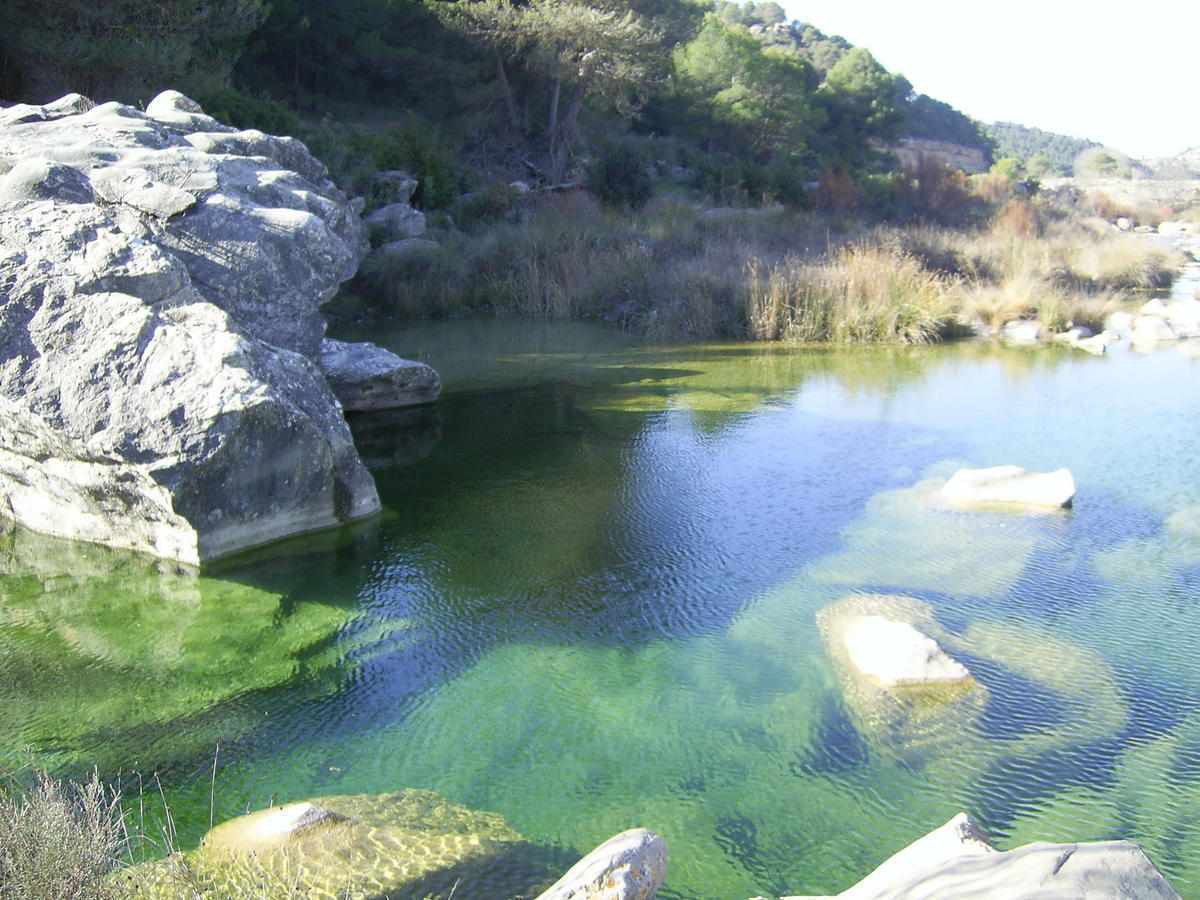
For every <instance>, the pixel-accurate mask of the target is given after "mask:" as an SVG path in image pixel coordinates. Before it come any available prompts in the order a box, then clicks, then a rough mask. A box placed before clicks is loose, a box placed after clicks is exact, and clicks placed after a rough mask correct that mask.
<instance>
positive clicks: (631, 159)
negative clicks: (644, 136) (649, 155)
mask: <svg viewBox="0 0 1200 900" xmlns="http://www.w3.org/2000/svg"><path fill="white" fill-rule="evenodd" d="M587 186H588V190H590V191H591V192H592V193H593V194H595V195H596V196H597V197H599V198H600V199H601V201H603V202H604V203H605V204H606V205H608V206H613V207H617V208H623V209H641V208H642V207H643V206H645V205H646V202H647V201H648V200H649V199H650V196H651V194H653V192H654V185H653V184H652V183H651V180H650V173H649V172H648V171H647V161H646V159H645V157H644V156H643V155H642V153H640V152H639V151H638V150H637V148H635V147H634V146H633V145H632V144H630V143H629V142H627V141H618V142H612V143H608V144H605V145H604V146H603V147H601V148H600V151H599V152H598V153H597V154H596V158H595V159H594V160H593V161H592V164H591V166H590V167H589V168H588V173H587Z"/></svg>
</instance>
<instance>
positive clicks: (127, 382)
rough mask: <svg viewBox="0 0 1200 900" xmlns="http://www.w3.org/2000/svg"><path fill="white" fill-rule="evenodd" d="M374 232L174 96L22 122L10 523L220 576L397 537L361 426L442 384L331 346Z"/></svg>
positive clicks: (0, 358) (8, 226)
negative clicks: (368, 521) (292, 555)
mask: <svg viewBox="0 0 1200 900" xmlns="http://www.w3.org/2000/svg"><path fill="white" fill-rule="evenodd" d="M361 211H362V205H361V201H353V200H351V199H349V198H348V197H346V196H345V195H344V194H343V193H342V192H341V191H339V190H338V189H337V187H336V186H335V185H334V184H333V182H332V181H331V180H330V179H329V177H328V174H327V172H326V170H325V167H324V166H323V165H322V164H321V163H320V162H318V161H317V160H316V159H315V158H314V157H313V156H312V155H311V154H310V153H309V152H308V150H307V149H306V148H305V147H304V145H303V144H301V143H300V142H299V141H297V140H295V139H293V138H288V137H274V136H270V135H266V134H263V133H262V132H258V131H242V130H238V129H235V128H232V127H229V126H227V125H223V124H221V123H220V122H217V121H216V120H215V119H213V118H211V117H209V116H207V115H205V114H204V112H203V110H202V109H201V108H200V107H199V106H198V105H197V104H196V103H195V102H193V101H191V100H190V99H188V98H187V97H185V96H183V95H182V94H179V93H178V92H175V91H167V92H164V93H162V94H160V95H159V96H158V97H156V98H155V99H154V100H153V101H152V102H151V103H150V104H149V105H148V106H147V107H146V110H145V111H144V112H143V111H141V110H137V109H135V108H133V107H130V106H124V105H121V104H118V103H105V104H102V105H99V106H95V105H93V104H92V103H91V102H90V101H88V100H87V99H86V98H84V97H81V96H79V95H78V94H72V95H68V96H66V97H63V98H61V99H60V100H58V101H55V102H54V103H50V104H46V105H45V106H28V105H17V106H13V107H9V108H7V109H4V110H3V111H0V323H2V327H0V414H2V415H3V416H4V417H5V421H6V422H7V423H9V427H7V428H5V429H4V430H3V432H0V515H3V516H4V517H7V518H9V519H11V520H14V521H16V522H18V523H19V524H21V525H24V526H26V527H28V528H30V529H31V530H34V531H38V532H42V533H45V534H49V535H53V536H56V537H63V538H71V539H76V540H85V541H92V542H96V543H101V544H107V545H109V546H113V547H120V548H125V549H132V550H138V551H142V552H146V553H150V554H153V555H155V556H159V557H164V558H167V559H170V560H174V561H177V562H180V563H186V564H192V565H197V564H200V563H204V562H207V561H210V560H213V559H216V558H219V557H222V556H227V555H230V554H233V553H237V552H239V551H241V550H244V549H247V548H249V547H253V546H256V545H259V544H264V543H269V542H271V541H274V540H278V539H280V538H283V537H287V536H290V535H295V534H300V533H304V532H308V531H314V530H317V529H322V528H327V527H332V526H337V525H340V524H343V523H345V522H350V521H353V520H355V519H361V518H364V517H367V516H371V515H373V514H375V513H376V512H377V511H378V510H379V498H378V495H377V493H376V491H375V485H374V482H373V480H372V478H371V476H370V474H369V473H368V472H367V469H366V468H365V466H364V465H363V464H362V461H361V460H360V458H359V455H358V452H357V450H356V449H355V446H354V442H353V440H352V438H351V434H350V430H349V428H348V427H347V425H346V422H345V419H344V417H343V409H344V408H347V409H351V408H352V409H384V408H393V407H396V406H404V405H410V404H415V403H427V402H430V401H432V400H433V399H435V398H436V396H437V393H438V391H439V390H440V383H439V381H438V379H437V374H436V373H435V372H433V371H432V370H431V369H429V367H427V366H424V365H422V364H420V363H410V362H407V361H404V360H401V359H399V358H398V357H396V356H394V354H391V353H388V352H387V351H384V350H381V349H380V348H377V347H374V346H373V345H370V344H355V345H339V346H337V347H336V348H333V349H332V350H331V348H330V345H329V344H328V343H327V342H324V343H323V340H324V333H325V320H324V317H323V316H322V313H321V305H322V304H323V303H325V302H327V301H328V300H330V299H331V298H332V297H333V296H334V294H335V293H336V291H337V289H338V286H339V284H340V283H341V282H343V281H345V280H346V279H348V278H350V277H351V276H352V275H353V274H354V273H355V271H356V270H357V267H358V265H359V263H360V261H361V259H362V257H363V255H364V254H365V253H366V250H367V241H366V236H365V235H366V232H365V227H364V225H363V222H362V220H361V218H360V213H361Z"/></svg>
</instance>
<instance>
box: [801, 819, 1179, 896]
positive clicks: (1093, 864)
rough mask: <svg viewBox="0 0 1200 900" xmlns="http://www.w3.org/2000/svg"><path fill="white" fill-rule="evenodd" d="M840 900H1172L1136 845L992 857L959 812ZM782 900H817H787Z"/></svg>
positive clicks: (1028, 848)
mask: <svg viewBox="0 0 1200 900" xmlns="http://www.w3.org/2000/svg"><path fill="white" fill-rule="evenodd" d="M837 897H838V898H841V900H902V898H903V900H926V898H928V900H934V898H944V897H995V898H1001V897H1003V898H1005V900H1032V898H1038V900H1073V898H1078V897H1088V898H1095V900H1125V898H1134V897H1136V898H1138V900H1143V898H1144V900H1155V898H1158V900H1179V894H1178V893H1176V891H1175V889H1174V888H1173V887H1171V884H1170V882H1168V881H1167V880H1166V878H1164V877H1163V875H1162V873H1161V872H1159V871H1158V869H1157V868H1155V866H1154V863H1152V862H1151V861H1150V858H1149V857H1148V856H1146V854H1145V852H1144V851H1143V850H1142V849H1141V847H1139V846H1138V845H1137V844H1135V843H1132V842H1131V841H1103V842H1097V843H1085V844H1043V843H1038V844H1027V845H1025V846H1024V847H1018V848H1016V849H1015V850H1009V851H1006V852H1001V851H999V850H996V849H995V848H994V847H993V846H992V845H991V844H990V843H989V842H988V840H987V838H986V837H985V836H984V834H983V832H982V831H981V830H980V828H979V826H978V825H976V824H975V823H974V822H973V821H972V820H971V819H970V817H968V816H967V814H966V813H959V814H958V815H957V816H955V817H954V818H953V819H951V820H950V821H949V822H947V823H946V824H945V825H943V826H942V827H941V828H938V829H936V830H934V831H932V832H930V833H929V834H927V835H926V836H925V837H923V838H921V839H920V840H918V841H916V842H915V843H913V844H910V845H909V846H908V847H906V848H904V849H903V850H901V851H900V852H899V853H897V854H895V855H894V856H892V857H891V858H889V859H888V860H887V861H886V862H884V863H883V865H881V866H880V867H879V868H877V869H876V870H875V871H874V872H872V873H871V874H870V875H868V876H867V877H866V878H864V879H863V880H862V881H860V882H859V883H858V884H856V885H854V886H853V887H852V888H850V889H849V890H846V891H843V892H842V893H840V894H838V895H837ZM784 900H817V898H803V897H790V898H784Z"/></svg>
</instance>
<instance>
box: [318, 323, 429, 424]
mask: <svg viewBox="0 0 1200 900" xmlns="http://www.w3.org/2000/svg"><path fill="white" fill-rule="evenodd" d="M318 363H319V365H320V367H321V371H322V372H323V373H324V375H325V378H326V380H327V381H328V382H329V386H330V388H332V389H333V393H334V395H335V396H336V397H337V398H338V400H339V401H340V402H341V404H342V408H343V409H346V410H349V411H352V412H359V411H372V410H380V409H396V408H397V407H403V406H420V405H421V404H423V403H432V402H433V401H434V400H436V399H437V398H438V394H440V393H441V392H442V380H441V378H439V377H438V373H437V372H435V371H434V370H433V369H432V368H431V367H430V366H427V365H426V364H425V363H422V362H415V361H413V360H411V359H401V358H400V357H399V356H397V355H396V354H395V353H392V351H390V350H385V349H384V348H382V347H378V346H376V345H375V344H371V343H365V342H364V343H357V344H351V343H347V342H346V341H335V340H332V339H330V338H326V339H325V340H323V341H322V342H321V353H320V356H319V357H318Z"/></svg>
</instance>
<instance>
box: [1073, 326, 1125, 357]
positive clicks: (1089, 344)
mask: <svg viewBox="0 0 1200 900" xmlns="http://www.w3.org/2000/svg"><path fill="white" fill-rule="evenodd" d="M1116 341H1117V336H1116V335H1115V334H1113V333H1112V332H1111V331H1105V332H1103V333H1102V334H1098V335H1096V336H1095V337H1089V338H1083V339H1082V340H1079V341H1076V342H1075V343H1073V344H1072V345H1071V346H1072V347H1074V348H1075V349H1076V350H1082V351H1084V352H1085V353H1091V354H1092V355H1093V356H1103V355H1104V354H1105V352H1107V350H1108V346H1109V344H1113V343H1116Z"/></svg>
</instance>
